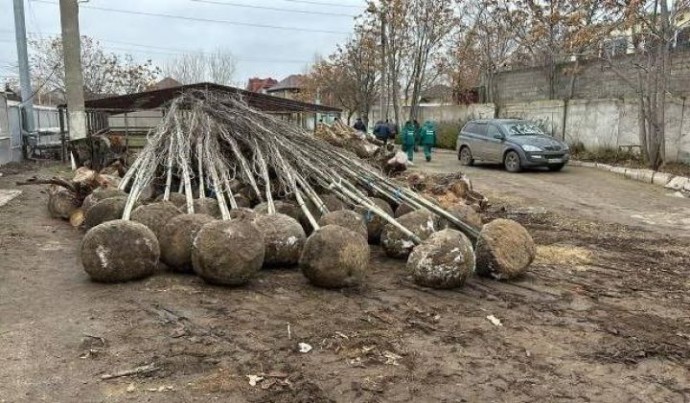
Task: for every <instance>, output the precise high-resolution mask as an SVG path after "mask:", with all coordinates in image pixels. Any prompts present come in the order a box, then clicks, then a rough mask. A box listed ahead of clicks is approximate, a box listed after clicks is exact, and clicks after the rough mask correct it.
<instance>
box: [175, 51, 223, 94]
mask: <svg viewBox="0 0 690 403" xmlns="http://www.w3.org/2000/svg"><path fill="white" fill-rule="evenodd" d="M236 72H237V59H236V58H235V56H234V55H233V54H232V53H231V52H229V51H225V50H220V49H219V50H216V51H214V52H211V53H203V52H197V53H184V54H182V55H181V56H178V57H176V58H174V59H172V60H171V61H169V62H168V63H167V64H166V66H165V69H164V73H165V75H167V76H170V77H172V78H174V79H175V80H177V81H179V82H181V83H182V84H194V83H199V82H205V81H208V82H212V83H216V84H223V85H231V84H233V83H234V79H235V74H236Z"/></svg>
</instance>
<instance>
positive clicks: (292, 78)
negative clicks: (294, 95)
mask: <svg viewBox="0 0 690 403" xmlns="http://www.w3.org/2000/svg"><path fill="white" fill-rule="evenodd" d="M304 79H305V77H304V75H303V74H292V75H289V76H287V77H285V78H284V79H283V80H282V81H280V82H279V83H278V84H276V85H274V86H273V87H271V88H269V89H267V90H266V92H275V91H283V90H298V89H301V88H302V87H303V86H304Z"/></svg>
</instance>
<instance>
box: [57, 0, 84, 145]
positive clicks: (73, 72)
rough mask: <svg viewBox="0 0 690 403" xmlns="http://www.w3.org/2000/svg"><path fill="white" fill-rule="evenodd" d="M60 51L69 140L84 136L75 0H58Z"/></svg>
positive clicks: (77, 6)
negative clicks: (60, 36)
mask: <svg viewBox="0 0 690 403" xmlns="http://www.w3.org/2000/svg"><path fill="white" fill-rule="evenodd" d="M60 25H61V27H62V51H63V53H64V57H65V86H66V87H67V88H66V89H67V111H68V113H69V135H70V139H71V140H79V139H84V138H86V113H85V112H84V76H83V75H82V71H81V43H80V37H79V5H78V4H77V0H60Z"/></svg>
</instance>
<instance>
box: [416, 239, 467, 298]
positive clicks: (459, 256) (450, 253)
mask: <svg viewBox="0 0 690 403" xmlns="http://www.w3.org/2000/svg"><path fill="white" fill-rule="evenodd" d="M474 268H475V257H474V251H473V250H472V242H470V240H469V238H467V237H466V236H465V235H464V234H463V233H462V232H460V231H456V230H453V229H445V230H443V231H439V232H435V233H433V234H431V236H429V238H427V239H426V240H425V241H424V242H422V243H421V244H420V245H417V246H416V247H415V248H414V250H413V251H412V253H411V254H410V257H409V259H408V260H407V269H408V270H409V271H410V272H411V273H412V277H413V278H414V281H415V283H417V284H419V285H421V286H424V287H431V288H441V289H444V288H456V287H460V286H462V285H463V284H464V283H465V280H467V277H469V276H470V275H471V274H472V273H473V272H474Z"/></svg>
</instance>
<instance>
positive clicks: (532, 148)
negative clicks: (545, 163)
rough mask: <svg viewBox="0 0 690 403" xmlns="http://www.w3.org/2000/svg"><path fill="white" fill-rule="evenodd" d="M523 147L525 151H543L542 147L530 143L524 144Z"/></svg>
mask: <svg viewBox="0 0 690 403" xmlns="http://www.w3.org/2000/svg"><path fill="white" fill-rule="evenodd" d="M522 149H523V150H525V151H527V152H531V153H533V152H537V151H542V149H541V148H539V147H536V146H532V145H529V144H525V145H524V146H522Z"/></svg>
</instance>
